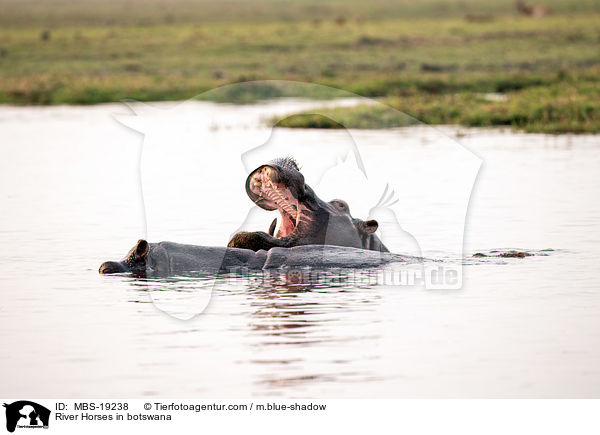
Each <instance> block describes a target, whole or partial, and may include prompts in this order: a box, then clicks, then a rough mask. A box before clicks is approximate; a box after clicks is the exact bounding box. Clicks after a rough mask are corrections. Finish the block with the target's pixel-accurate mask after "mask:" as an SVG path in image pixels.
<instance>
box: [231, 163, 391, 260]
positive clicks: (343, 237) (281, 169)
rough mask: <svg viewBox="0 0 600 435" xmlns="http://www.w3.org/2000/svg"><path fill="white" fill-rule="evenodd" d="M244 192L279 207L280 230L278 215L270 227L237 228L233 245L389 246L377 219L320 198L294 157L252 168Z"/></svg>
mask: <svg viewBox="0 0 600 435" xmlns="http://www.w3.org/2000/svg"><path fill="white" fill-rule="evenodd" d="M246 193H247V194H248V197H249V198H250V200H252V202H253V203H255V204H256V205H257V206H259V207H261V208H263V209H265V210H278V211H279V212H280V214H281V222H280V226H279V230H278V231H277V233H275V226H276V225H275V224H276V220H275V221H273V224H272V225H271V227H270V229H269V232H268V233H265V232H263V231H255V232H245V231H244V232H239V233H237V234H235V235H234V236H233V237H232V239H231V240H230V241H229V244H228V246H229V247H230V248H244V249H251V250H253V251H259V250H261V249H262V250H265V251H268V250H269V249H271V248H274V247H279V248H291V247H294V246H302V245H333V246H348V247H353V248H362V249H368V250H373V251H380V252H389V251H388V249H387V248H386V247H385V245H384V244H383V243H382V242H381V240H380V239H379V237H377V235H375V231H377V228H378V224H377V222H376V221H374V220H369V221H363V220H360V219H355V218H353V217H352V215H351V214H350V208H349V207H348V204H347V203H346V202H345V201H342V200H333V201H330V202H325V201H323V200H321V199H320V198H319V197H318V196H317V194H316V193H315V192H314V190H313V189H311V187H310V186H309V185H307V184H306V183H305V182H304V176H303V175H302V174H301V173H300V169H299V167H298V164H297V163H296V161H295V160H294V159H292V158H290V157H286V158H279V159H275V160H273V161H271V162H270V163H268V164H266V165H262V166H259V167H258V168H256V169H255V170H254V171H252V172H251V173H250V175H249V176H248V178H247V179H246Z"/></svg>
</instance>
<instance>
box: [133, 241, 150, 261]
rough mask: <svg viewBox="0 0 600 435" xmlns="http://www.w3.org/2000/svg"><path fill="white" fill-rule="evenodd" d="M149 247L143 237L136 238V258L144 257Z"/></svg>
mask: <svg viewBox="0 0 600 435" xmlns="http://www.w3.org/2000/svg"><path fill="white" fill-rule="evenodd" d="M149 248H150V247H149V246H148V242H147V241H145V240H144V239H140V240H138V242H137V245H136V246H135V256H136V257H137V258H144V257H145V256H146V255H147V254H148V249H149Z"/></svg>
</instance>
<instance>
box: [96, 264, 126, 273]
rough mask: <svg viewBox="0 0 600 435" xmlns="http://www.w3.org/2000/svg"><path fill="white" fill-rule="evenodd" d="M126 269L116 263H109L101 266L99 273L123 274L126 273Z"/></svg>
mask: <svg viewBox="0 0 600 435" xmlns="http://www.w3.org/2000/svg"><path fill="white" fill-rule="evenodd" d="M124 271H125V268H124V267H123V266H122V265H121V264H119V263H116V262H114V261H107V262H104V263H102V264H101V265H100V268H99V269H98V272H99V273H101V274H103V275H104V274H109V273H121V272H124Z"/></svg>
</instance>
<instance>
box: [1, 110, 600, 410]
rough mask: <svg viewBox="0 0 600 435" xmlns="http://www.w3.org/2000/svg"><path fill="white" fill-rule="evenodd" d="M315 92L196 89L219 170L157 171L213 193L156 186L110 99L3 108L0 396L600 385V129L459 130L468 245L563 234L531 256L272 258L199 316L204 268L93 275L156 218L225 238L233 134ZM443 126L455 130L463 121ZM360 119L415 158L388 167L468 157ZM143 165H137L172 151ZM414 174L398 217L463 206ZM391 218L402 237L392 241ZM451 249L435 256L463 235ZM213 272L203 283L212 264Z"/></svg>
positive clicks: (197, 238) (377, 142)
mask: <svg viewBox="0 0 600 435" xmlns="http://www.w3.org/2000/svg"><path fill="white" fill-rule="evenodd" d="M306 104H309V103H303V102H298V101H296V102H287V103H286V102H279V103H268V104H262V105H253V106H245V107H242V108H239V107H235V106H215V105H213V104H211V103H196V104H194V105H192V106H190V109H189V110H190V111H191V113H192V114H196V115H197V116H198V119H199V120H202V119H204V120H206V116H208V115H207V114H212V115H211V116H212V118H211V121H210V122H211V126H210V128H208V129H206V131H207V133H206V140H207V141H209V140H210V141H214V142H211V143H215V144H216V143H218V144H219V146H213V147H211V152H210V153H206V152H202V153H199V154H198V156H204V157H203V158H205V159H211V161H213V162H215V164H214V166H215V168H214V170H211V171H210V173H206V172H202V171H197V172H199V173H196V171H193V170H190V171H183V170H181V171H177V170H175V169H173V167H172V166H169V165H168V164H167V162H165V165H164V166H162V168H164V169H162V175H161V176H162V177H164V180H166V181H165V185H166V186H170V184H169V182H167V181H168V180H171V181H173V180H181V181H182V182H185V183H186V184H191V185H200V184H201V183H210V184H211V186H214V188H213V189H211V192H212V193H209V194H207V195H209V196H203V195H199V196H197V197H190V195H189V193H186V194H185V195H183V194H182V195H180V194H179V193H178V191H173V189H172V188H169V189H164V190H161V189H160V188H157V187H156V186H154V187H152V188H149V189H147V191H145V192H144V194H145V195H144V197H142V195H141V191H140V182H139V180H140V175H139V172H138V166H139V152H140V147H141V143H142V137H141V136H140V135H139V134H138V133H135V132H134V131H132V130H130V129H128V128H126V127H124V126H122V125H120V124H119V123H117V122H115V120H114V119H113V118H112V116H111V115H112V114H113V113H115V112H121V113H123V112H125V110H124V109H123V108H122V107H121V106H120V105H100V106H95V107H48V108H16V107H7V106H5V107H1V108H0V144H1V149H2V152H3V156H2V159H1V163H0V165H1V170H0V178H1V179H0V181H1V182H0V197H1V198H2V213H0V245H1V246H2V251H1V252H0V283H1V289H2V299H1V301H0V318H1V322H2V323H1V328H0V330H1V332H0V340H1V341H2V343H3V346H4V350H5V351H4V355H3V358H2V363H1V368H2V370H1V372H2V375H1V376H2V378H1V379H2V381H1V382H0V385H1V387H0V395H2V396H11V397H17V396H18V397H62V396H68V397H89V396H98V397H115V398H116V397H138V396H152V395H170V396H177V397H206V398H212V397H232V396H236V397H247V396H281V397H357V398H368V397H598V396H599V395H600V368H599V367H600V293H599V286H598V284H597V276H598V268H599V266H598V258H599V254H600V248H599V246H600V219H599V216H600V203H599V202H598V193H599V187H600V176H599V175H598V167H599V165H600V138H599V137H597V136H559V137H552V136H544V135H524V134H514V133H511V132H506V131H500V130H467V131H464V132H463V133H464V135H463V134H461V135H460V138H458V139H459V140H460V141H461V143H463V144H464V145H465V146H467V147H468V148H469V149H470V150H471V151H472V152H474V153H475V154H476V155H477V156H479V157H481V159H482V160H483V166H482V169H481V171H480V173H479V176H478V179H477V183H476V184H475V188H474V192H473V195H472V198H471V202H470V208H469V211H468V216H467V225H466V230H465V246H464V251H465V255H466V256H469V255H470V254H472V253H474V252H478V251H484V250H490V249H511V248H517V249H525V250H528V249H529V250H542V249H547V248H550V249H553V250H554V251H551V252H549V255H546V256H533V257H527V258H524V259H518V258H509V259H493V258H492V259H489V258H484V259H478V260H476V261H475V260H468V261H467V264H466V266H465V269H464V285H463V288H462V289H460V290H452V291H447V290H446V291H432V290H425V289H422V288H418V287H409V288H407V287H390V286H385V285H380V284H377V283H369V282H368V280H363V281H361V280H359V279H352V280H344V279H339V277H338V276H330V277H324V278H323V277H322V278H323V279H320V280H318V281H316V282H310V281H309V282H304V283H297V282H294V280H289V279H287V278H286V276H285V275H283V276H282V275H277V274H275V275H274V276H271V277H266V278H264V279H253V278H252V277H247V278H244V279H237V280H236V279H232V278H228V279H226V280H223V281H222V282H218V283H217V284H216V286H215V288H214V291H212V298H210V302H209V303H208V305H207V306H206V309H204V311H203V312H202V314H200V315H195V314H196V313H197V312H198V311H201V310H202V309H203V308H204V305H203V303H200V304H199V305H194V301H197V300H198V297H197V295H198V292H202V291H203V290H202V289H203V287H202V282H201V281H199V280H197V279H193V278H187V279H186V278H181V279H171V280H163V281H158V282H157V281H144V280H140V279H135V278H132V277H128V276H100V275H99V274H98V273H97V269H98V266H99V264H100V263H101V262H103V261H105V260H108V259H118V258H120V257H122V256H123V255H124V254H125V253H126V252H127V250H128V249H129V248H130V247H131V246H133V244H134V243H135V241H136V240H137V239H138V238H141V237H144V236H149V237H150V239H151V240H153V241H157V240H159V239H169V240H173V241H179V242H188V243H197V244H208V245H214V244H223V243H225V242H226V241H227V239H228V237H229V236H230V234H231V233H232V232H234V231H235V230H236V229H237V228H238V227H239V226H240V225H241V224H242V223H243V222H244V220H245V219H246V218H247V216H248V210H249V207H250V206H251V204H250V203H249V201H248V199H247V197H246V196H245V194H244V192H243V180H244V178H245V176H246V174H245V172H244V167H243V165H242V162H241V160H240V159H239V157H238V158H237V159H236V160H235V161H230V160H231V158H230V157H229V156H230V154H231V153H232V148H233V149H235V153H237V155H238V156H239V155H240V152H243V151H244V148H245V145H244V144H245V143H248V142H249V141H250V139H251V138H254V139H256V141H255V142H258V143H261V140H263V138H264V139H267V138H268V137H269V136H270V135H271V132H270V130H269V129H266V128H265V127H261V124H260V122H259V121H260V118H261V116H264V115H265V114H269V113H276V112H277V111H280V110H284V109H285V110H295V109H297V108H298V107H304V106H303V105H306ZM194 111H197V112H194ZM217 115H218V116H217ZM224 119H225V120H227V121H226V122H225V121H223V120H224ZM199 122H200V121H199ZM200 123H201V122H200ZM435 131H436V132H437V133H436V134H440V132H441V134H445V135H446V134H447V135H448V136H449V137H451V138H456V137H455V135H456V130H455V129H452V128H448V129H437V130H435ZM276 134H277V135H279V136H278V137H279V139H280V140H281V141H282V142H285V143H290V144H298V145H302V144H306V147H307V148H306V150H307V151H306V153H308V154H309V153H313V159H315V158H316V157H315V155H314V150H311V148H310V147H311V146H318V147H321V149H323V148H325V147H328V146H332V147H333V146H337V145H336V144H340V143H345V142H346V141H347V140H348V135H347V133H345V132H343V131H302V130H293V131H287V130H278V131H277V132H276ZM356 134H357V135H359V136H360V138H361V142H362V143H363V144H367V148H369V150H367V151H364V152H363V154H365V155H366V157H365V159H366V161H368V162H369V163H370V165H371V167H374V166H375V167H376V166H377V165H378V164H381V165H384V164H385V160H386V156H388V155H390V154H389V153H391V152H392V150H393V152H394V153H395V154H394V155H395V156H396V157H395V158H396V159H398V161H400V160H401V161H402V162H404V163H405V166H404V167H405V168H407V169H405V170H404V171H403V172H404V173H403V174H394V173H390V172H392V171H388V170H386V174H385V176H386V177H387V179H389V180H391V181H392V182H393V181H394V180H396V181H398V180H400V178H398V177H404V178H403V179H402V180H406V179H408V180H410V179H414V178H415V177H416V176H417V175H418V173H417V171H418V168H415V169H414V171H415V173H414V174H413V173H411V172H410V171H411V170H410V164H409V163H410V162H411V161H418V160H419V159H422V158H423V156H432V159H436V161H439V164H440V165H442V164H443V165H448V166H450V167H452V165H457V166H459V165H460V162H459V161H454V160H453V158H454V156H455V155H454V154H452V153H448V152H447V148H444V147H443V146H442V145H441V144H440V143H439V141H437V140H433V139H432V138H435V137H436V136H435V134H433V133H432V132H431V131H430V130H428V129H427V128H421V127H414V128H409V129H401V130H389V131H363V132H356ZM432 134H433V136H432ZM159 142H160V141H159ZM175 142H176V141H173V143H172V144H170V146H173V147H177V146H178V145H177V143H175ZM161 143H164V142H161ZM315 144H317V145H315ZM227 145H229V146H230V147H232V148H229V149H225V147H226V146H227ZM363 148H364V145H363ZM174 150H176V148H174ZM173 154H174V155H179V154H177V153H176V152H174V153H173ZM148 156H151V154H148ZM299 159H300V160H301V162H302V159H304V162H305V166H308V167H309V168H308V169H307V171H308V174H309V175H307V181H309V184H312V185H315V186H319V185H320V188H321V189H320V190H317V192H318V193H319V194H321V192H323V193H322V196H323V197H324V199H332V196H334V193H335V188H340V189H341V187H339V185H336V184H327V177H325V176H324V177H322V179H317V178H318V177H317V176H315V173H316V172H317V171H315V172H314V173H311V172H310V166H311V165H310V159H311V157H310V156H300V157H299ZM377 159H380V160H381V163H377V161H378V160H377ZM187 160H188V161H192V160H191V159H187ZM307 161H308V162H309V163H308V164H306V162H307ZM169 163H174V162H169ZM175 163H176V162H175ZM182 164H185V163H182ZM390 164H392V163H390ZM190 165H191V164H190ZM182 167H185V166H182ZM382 167H383V166H382ZM147 168H148V172H147V173H146V175H148V174H152V171H156V170H157V168H160V165H154V166H152V165H149V166H147ZM375 172H377V171H375ZM178 177H180V178H178ZM181 177H183V178H181ZM154 179H156V176H155V177H154ZM313 181H314V182H313ZM194 183H198V184H194ZM319 183H321V184H319ZM420 184H421V183H413V184H412V185H411V184H410V183H406V182H404V181H403V182H402V183H400V182H397V183H396V186H402V187H401V188H400V189H398V188H396V196H397V197H398V198H399V199H400V200H401V201H406V204H410V203H411V202H410V201H411V198H421V199H423V198H424V204H425V205H424V207H425V208H424V209H413V208H411V207H406V208H405V209H403V210H404V211H403V212H402V213H401V215H402V216H398V218H399V219H400V220H401V221H402V224H403V228H414V231H415V232H418V231H419V226H420V225H423V226H425V225H427V224H428V223H431V222H433V221H435V220H436V219H439V217H440V216H445V215H447V214H448V213H450V214H452V213H453V212H454V210H451V208H452V207H453V204H452V203H450V202H436V203H432V204H427V198H429V197H430V196H428V194H427V190H429V191H431V190H432V189H435V188H436V186H435V185H433V186H432V185H427V186H425V187H423V186H422V185H420ZM328 189H331V190H334V191H333V192H332V191H331V190H328ZM380 193H381V192H380V191H379V190H377V191H373V192H372V196H371V197H369V200H368V201H367V200H365V202H364V204H363V203H356V201H355V203H356V204H354V205H353V204H351V206H352V207H353V210H356V212H357V213H356V214H357V215H360V216H362V215H364V214H365V213H367V212H368V210H369V208H370V207H372V206H373V205H374V204H375V203H376V202H377V200H378V198H379V195H380ZM336 196H337V195H336ZM340 196H343V192H340ZM142 198H145V199H146V204H145V205H146V208H144V201H143V199H142ZM161 204H164V207H162V206H160V205H161ZM183 205H185V206H186V208H185V211H183V212H182V211H181V210H182V209H181V208H180V207H182V206H183ZM426 210H427V211H426ZM431 210H436V211H435V212H431ZM149 211H150V212H149ZM145 212H146V213H145ZM270 218H272V216H271V217H270ZM260 219H262V217H260V218H258V220H260ZM261 222H262V221H261ZM256 229H264V228H262V227H261V228H256ZM424 237H425V238H426V237H429V238H430V240H423V244H424V245H427V246H433V245H435V244H436V243H437V245H435V246H442V247H443V246H445V243H446V241H447V242H448V246H450V245H451V244H452V243H451V242H452V240H451V237H449V236H448V235H445V234H429V235H426V236H422V237H421V239H423V238H424ZM389 238H390V244H391V245H394V246H395V245H396V242H398V240H394V236H393V235H392V236H389ZM429 242H431V243H429ZM398 243H399V244H400V247H402V246H403V245H402V244H401V243H400V242H398ZM428 243H429V244H428ZM432 244H433V245H432ZM442 251H443V249H442ZM449 251H450V249H449V250H448V252H438V253H437V255H439V256H440V257H443V256H444V255H448V256H451V255H453V254H452V253H449ZM427 254H428V255H430V256H434V255H436V253H435V252H428V253H427ZM355 278H356V277H355ZM206 286H207V288H208V291H210V289H212V282H211V281H210V280H209V281H207V283H206ZM205 290H206V289H205ZM200 299H202V298H200ZM165 307H166V309H165ZM182 317H183V318H188V317H189V320H181V318H182Z"/></svg>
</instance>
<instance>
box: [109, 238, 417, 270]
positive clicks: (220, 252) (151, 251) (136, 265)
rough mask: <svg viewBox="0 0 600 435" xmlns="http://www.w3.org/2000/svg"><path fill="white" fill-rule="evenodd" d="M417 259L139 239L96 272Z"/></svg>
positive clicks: (358, 264) (330, 249) (362, 264)
mask: <svg viewBox="0 0 600 435" xmlns="http://www.w3.org/2000/svg"><path fill="white" fill-rule="evenodd" d="M416 261H420V259H418V258H415V257H408V256H404V255H398V254H391V253H388V252H379V251H370V250H365V249H360V248H352V247H340V246H329V245H326V246H322V245H304V246H296V247H292V248H272V249H270V250H269V251H266V250H258V251H253V250H250V249H240V248H226V247H220V246H214V247H213V246H197V245H184V244H179V243H173V242H160V243H148V242H147V241H146V240H143V239H142V240H139V241H138V242H137V243H136V245H135V246H134V247H133V248H132V249H131V250H130V251H129V253H128V254H127V255H126V257H125V258H124V259H123V260H121V261H107V262H105V263H102V265H101V266H100V269H99V272H100V273H101V274H111V273H133V274H139V275H146V274H157V275H173V274H177V273H183V272H213V273H214V272H220V271H235V270H239V269H250V270H261V269H263V270H264V269H277V268H289V267H311V268H371V267H379V266H382V265H385V264H389V263H408V262H416Z"/></svg>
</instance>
